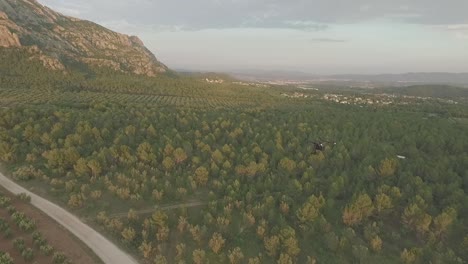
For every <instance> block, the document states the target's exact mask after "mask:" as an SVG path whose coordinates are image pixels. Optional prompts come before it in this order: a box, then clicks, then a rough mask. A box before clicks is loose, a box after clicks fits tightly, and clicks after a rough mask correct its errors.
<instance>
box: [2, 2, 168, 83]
mask: <svg viewBox="0 0 468 264" xmlns="http://www.w3.org/2000/svg"><path fill="white" fill-rule="evenodd" d="M5 48H6V49H18V50H23V51H27V52H29V53H31V56H32V57H35V58H38V59H39V60H41V61H42V64H43V65H44V66H46V67H47V68H50V69H54V70H64V69H66V68H75V69H76V68H86V67H106V68H110V69H112V70H115V71H119V72H124V73H133V74H138V75H146V76H156V75H158V74H161V73H164V72H167V71H168V68H167V67H166V66H165V65H164V64H162V63H160V62H159V61H158V60H157V59H156V57H155V56H154V55H153V54H152V53H151V52H150V51H149V50H148V49H147V48H146V47H145V46H144V44H143V42H142V41H141V40H140V39H139V38H138V37H135V36H127V35H123V34H119V33H116V32H113V31H111V30H109V29H106V28H104V27H102V26H99V25H97V24H95V23H93V22H89V21H84V20H80V19H76V18H72V17H68V16H64V15H62V14H60V13H57V12H55V11H53V10H51V9H49V8H47V7H45V6H42V5H41V4H39V3H38V2H37V1H35V0H0V49H5Z"/></svg>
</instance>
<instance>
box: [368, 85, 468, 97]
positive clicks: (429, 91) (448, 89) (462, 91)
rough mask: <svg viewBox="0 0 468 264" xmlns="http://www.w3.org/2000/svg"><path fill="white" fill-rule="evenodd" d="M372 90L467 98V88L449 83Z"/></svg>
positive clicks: (422, 95) (421, 95)
mask: <svg viewBox="0 0 468 264" xmlns="http://www.w3.org/2000/svg"><path fill="white" fill-rule="evenodd" d="M374 91H375V92H385V93H392V94H400V95H408V96H419V97H435V98H460V97H465V98H468V88H460V87H454V86H449V85H413V86H408V87H393V88H379V89H375V90H374Z"/></svg>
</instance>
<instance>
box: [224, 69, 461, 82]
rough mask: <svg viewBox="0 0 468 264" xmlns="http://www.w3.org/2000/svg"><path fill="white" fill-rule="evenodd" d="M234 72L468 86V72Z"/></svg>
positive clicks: (255, 76) (267, 77)
mask: <svg viewBox="0 0 468 264" xmlns="http://www.w3.org/2000/svg"><path fill="white" fill-rule="evenodd" d="M232 74H233V75H234V76H236V77H237V78H240V79H245V80H256V81H280V80H281V81H300V82H324V83H336V84H341V85H346V84H347V83H348V84H356V83H374V84H384V85H395V86H408V85H411V84H415V85H416V84H448V85H463V86H468V73H445V72H421V73H402V74H377V75H360V74H338V75H318V74H313V73H306V72H300V71H265V70H250V71H249V70H242V71H234V72H233V73H232ZM376 86H379V85H376Z"/></svg>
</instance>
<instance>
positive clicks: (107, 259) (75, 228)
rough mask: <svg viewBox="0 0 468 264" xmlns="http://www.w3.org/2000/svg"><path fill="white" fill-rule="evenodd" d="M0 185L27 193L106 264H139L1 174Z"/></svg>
mask: <svg viewBox="0 0 468 264" xmlns="http://www.w3.org/2000/svg"><path fill="white" fill-rule="evenodd" d="M0 185H2V186H3V187H4V188H6V189H7V190H9V191H10V192H12V193H13V194H19V193H27V194H28V195H29V196H31V204H32V205H34V206H35V207H37V208H38V209H39V210H41V211H43V212H44V213H46V214H47V215H48V216H50V217H51V218H53V219H54V220H55V221H57V222H58V223H59V224H61V225H62V226H64V227H65V228H66V229H68V230H69V231H70V232H71V233H73V234H74V235H75V236H76V237H78V238H79V239H80V240H81V241H83V243H85V244H86V245H87V246H88V247H89V248H90V249H91V250H93V251H94V253H96V255H97V256H98V257H99V258H100V259H101V260H102V261H103V262H104V263H106V264H137V263H138V262H137V261H136V260H135V259H133V258H132V257H131V256H129V255H128V254H126V253H125V252H123V251H122V250H121V249H119V248H118V247H117V246H116V245H114V244H113V243H112V242H110V241H109V240H107V239H106V238H105V237H103V236H102V235H101V234H99V233H98V232H96V231H95V230H93V229H92V228H91V227H89V226H88V225H86V224H84V223H83V222H81V221H80V219H78V218H77V217H76V216H74V215H72V214H71V213H69V212H67V211H66V210H64V209H63V208H61V207H59V206H57V205H55V204H53V203H51V202H49V201H48V200H46V199H44V198H42V197H40V196H38V195H36V194H34V193H31V192H30V191H28V190H26V189H24V188H23V187H21V186H19V185H18V184H16V183H14V182H13V181H12V180H10V179H8V178H7V177H5V176H4V175H3V174H2V173H0Z"/></svg>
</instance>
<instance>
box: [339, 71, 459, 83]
mask: <svg viewBox="0 0 468 264" xmlns="http://www.w3.org/2000/svg"><path fill="white" fill-rule="evenodd" d="M330 77H331V78H334V79H343V80H353V81H370V82H384V83H398V82H400V83H430V84H463V85H468V73H447V72H419V73H403V74H379V75H353V74H349V75H332V76H330Z"/></svg>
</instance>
